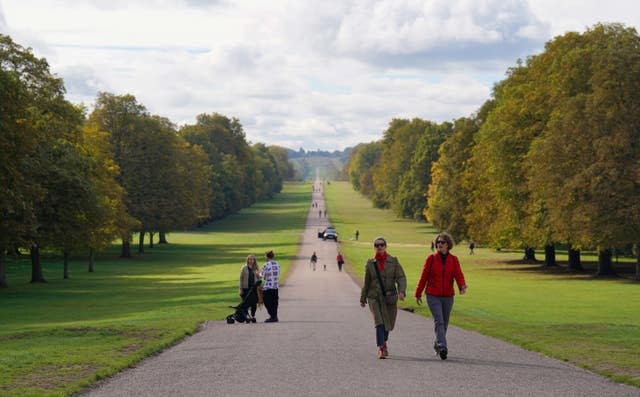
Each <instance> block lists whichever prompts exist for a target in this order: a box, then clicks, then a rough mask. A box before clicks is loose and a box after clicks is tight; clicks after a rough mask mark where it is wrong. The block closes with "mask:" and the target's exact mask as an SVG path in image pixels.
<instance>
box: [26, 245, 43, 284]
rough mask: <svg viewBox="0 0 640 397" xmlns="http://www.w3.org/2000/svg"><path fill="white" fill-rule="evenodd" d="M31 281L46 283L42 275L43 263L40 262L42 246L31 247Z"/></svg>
mask: <svg viewBox="0 0 640 397" xmlns="http://www.w3.org/2000/svg"><path fill="white" fill-rule="evenodd" d="M30 253H31V283H46V282H47V280H45V279H44V276H43V275H42V263H40V247H38V246H37V245H34V246H32V247H31V250H30Z"/></svg>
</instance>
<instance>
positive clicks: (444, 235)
mask: <svg viewBox="0 0 640 397" xmlns="http://www.w3.org/2000/svg"><path fill="white" fill-rule="evenodd" d="M438 238H441V239H443V240H444V241H446V242H447V246H448V248H449V251H451V249H453V247H454V246H455V245H456V242H455V241H453V237H451V235H450V234H449V233H447V232H440V233H439V234H438V235H437V236H436V238H435V240H433V241H438Z"/></svg>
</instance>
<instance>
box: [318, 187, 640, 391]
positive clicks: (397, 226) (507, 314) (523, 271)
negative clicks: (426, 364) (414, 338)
mask: <svg viewBox="0 0 640 397" xmlns="http://www.w3.org/2000/svg"><path fill="white" fill-rule="evenodd" d="M325 199H326V200H327V206H328V213H329V216H330V218H331V221H332V223H333V224H334V226H336V227H337V228H338V233H339V234H340V238H341V246H342V249H343V252H344V254H345V256H346V260H347V263H348V265H350V266H352V269H353V271H354V272H355V273H356V276H357V277H361V276H362V275H363V270H364V263H366V260H367V258H369V257H370V256H371V255H373V248H372V240H373V239H374V238H375V236H378V235H382V236H384V237H385V238H386V239H387V241H388V242H389V252H390V253H391V254H392V255H395V256H397V257H398V258H399V260H400V263H401V264H402V265H403V267H404V269H405V272H406V274H407V277H408V285H409V290H408V291H407V292H408V295H409V299H408V300H407V301H405V303H404V304H402V305H401V306H408V307H413V308H415V309H416V312H417V313H420V314H422V315H425V316H430V313H429V311H428V309H427V308H425V307H424V306H417V305H416V303H415V299H413V298H412V296H413V293H414V290H415V286H416V284H417V281H418V278H419V276H420V272H421V270H422V266H423V264H424V259H425V257H426V256H427V254H429V253H430V252H431V249H430V244H429V242H430V241H431V240H432V239H433V237H434V236H435V234H436V233H437V231H436V230H435V229H433V228H432V227H431V225H429V224H426V223H420V222H415V221H409V220H399V219H397V218H396V217H395V216H394V215H393V213H392V212H391V211H383V210H379V209H375V208H373V207H372V205H371V202H370V201H369V200H368V199H366V198H364V197H363V196H361V195H360V194H359V193H357V192H355V191H353V190H352V188H351V186H350V185H348V184H347V183H345V182H331V183H330V184H328V185H326V184H325ZM356 230H359V231H360V238H359V241H355V240H354V238H353V235H354V233H355V231H356ZM454 237H455V236H454ZM452 252H453V253H454V254H455V255H457V256H458V257H459V258H460V262H461V264H462V268H463V271H464V273H465V277H466V280H467V284H468V285H469V290H468V292H467V294H466V295H464V296H459V295H458V296H457V297H456V301H455V306H454V310H453V314H452V320H451V322H452V324H453V325H457V326H460V327H462V328H465V329H470V330H475V331H478V332H481V333H483V334H486V335H491V336H494V337H497V338H500V339H503V340H506V341H509V342H512V343H515V344H517V345H520V346H522V347H524V348H526V349H529V350H533V351H537V352H541V353H543V354H545V355H548V356H551V357H555V358H558V359H561V360H565V361H568V362H571V363H573V364H575V365H578V366H580V367H583V368H587V369H590V370H593V371H595V372H598V373H600V374H603V375H605V376H608V377H610V378H612V379H614V380H616V381H620V382H625V383H628V384H631V385H635V386H640V316H639V313H640V284H639V283H637V282H632V281H631V280H628V279H615V280H598V279H593V278H592V277H591V276H590V273H588V272H586V273H585V274H578V275H575V274H568V273H566V272H565V271H563V270H562V269H556V270H551V271H546V270H543V269H541V268H540V266H539V265H531V264H522V263H521V262H520V261H519V260H520V259H522V252H515V251H514V252H496V251H495V250H491V249H483V248H479V249H478V248H477V249H476V254H475V255H473V256H470V255H469V252H468V249H467V248H466V244H465V245H464V246H463V245H460V246H457V247H455V248H454V250H453V251H452ZM540 255H542V254H541V253H538V256H539V259H543V258H541V257H540ZM558 259H559V260H560V261H563V260H564V261H566V255H564V256H563V255H562V254H560V255H558ZM596 259H597V258H594V257H588V256H587V255H583V260H586V261H589V260H592V261H593V260H596ZM632 266H633V265H632V263H630V260H629V261H628V262H627V263H626V264H620V265H619V266H618V268H621V267H627V268H630V267H632ZM615 267H616V266H615V265H614V268H615ZM432 338H433V335H431V334H430V333H428V334H425V339H427V340H428V341H431V340H432ZM452 349H455V346H453V347H452Z"/></svg>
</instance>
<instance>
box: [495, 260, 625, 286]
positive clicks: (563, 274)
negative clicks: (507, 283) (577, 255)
mask: <svg viewBox="0 0 640 397" xmlns="http://www.w3.org/2000/svg"><path fill="white" fill-rule="evenodd" d="M491 263H492V264H494V265H495V263H496V262H493V261H492V262H491ZM556 263H557V266H545V264H544V262H542V261H538V262H535V263H531V262H530V261H524V260H509V261H500V262H498V264H500V265H506V267H499V268H498V267H492V266H491V265H489V267H487V270H493V271H504V272H514V273H530V274H536V275H540V276H546V277H548V278H552V279H558V280H571V281H597V280H608V281H612V280H615V281H619V282H622V283H637V281H635V280H634V279H633V277H634V276H635V263H631V262H623V263H614V264H613V265H612V267H613V270H614V271H615V272H616V274H617V275H612V276H606V277H602V276H596V272H597V270H598V262H597V261H582V267H583V269H584V270H582V271H575V270H571V269H569V267H568V262H566V261H556Z"/></svg>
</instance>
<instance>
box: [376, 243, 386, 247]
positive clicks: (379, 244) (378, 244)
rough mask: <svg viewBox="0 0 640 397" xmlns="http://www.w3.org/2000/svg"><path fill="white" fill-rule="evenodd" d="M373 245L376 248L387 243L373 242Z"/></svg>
mask: <svg viewBox="0 0 640 397" xmlns="http://www.w3.org/2000/svg"><path fill="white" fill-rule="evenodd" d="M373 246H374V247H376V248H378V247H386V246H387V244H385V243H375V244H373Z"/></svg>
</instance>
